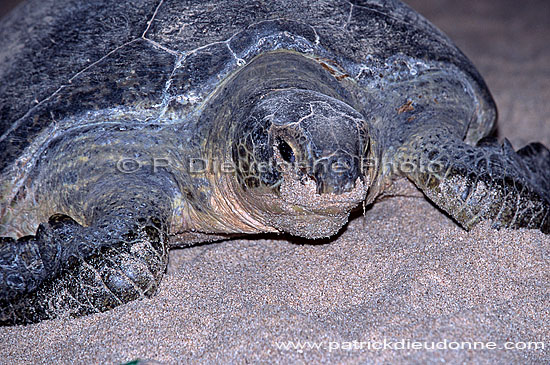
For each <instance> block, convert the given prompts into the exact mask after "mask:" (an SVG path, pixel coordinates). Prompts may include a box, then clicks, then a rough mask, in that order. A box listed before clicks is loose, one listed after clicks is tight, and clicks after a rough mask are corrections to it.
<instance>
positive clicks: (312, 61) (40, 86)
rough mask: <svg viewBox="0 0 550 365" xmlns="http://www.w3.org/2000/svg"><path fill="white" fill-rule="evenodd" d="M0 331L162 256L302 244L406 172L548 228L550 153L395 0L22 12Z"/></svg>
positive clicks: (78, 5)
mask: <svg viewBox="0 0 550 365" xmlns="http://www.w3.org/2000/svg"><path fill="white" fill-rule="evenodd" d="M0 39H1V47H0V65H1V66H2V67H0V112H1V122H0V150H1V151H2V154H1V158H0V169H1V174H2V180H1V181H2V183H1V186H0V236H4V237H3V238H1V241H0V323H1V324H4V325H11V324H25V323H34V322H38V321H41V320H43V319H48V318H55V317H59V316H79V315H85V314H88V313H95V312H101V311H105V310H108V309H110V308H113V307H115V306H117V305H120V304H123V303H126V302H128V301H131V300H134V299H137V298H143V297H147V296H150V295H152V294H153V293H154V292H155V290H156V288H157V287H158V284H159V282H160V280H161V278H162V276H163V274H164V271H165V269H166V265H167V250H168V248H169V247H171V246H182V245H188V244H191V243H195V242H202V241H212V240H217V239H223V238H227V237H231V236H233V235H239V234H245V233H258V232H288V233H291V234H294V235H298V236H302V237H307V238H318V237H327V236H331V235H333V234H335V233H336V232H337V231H338V230H339V229H340V228H341V227H342V226H343V225H344V224H345V223H346V221H347V219H348V215H349V212H350V211H351V210H352V209H353V208H355V207H357V206H358V205H360V204H361V203H371V202H373V201H374V200H375V199H376V198H377V197H378V196H380V195H381V194H383V193H384V191H385V190H386V189H387V188H388V186H390V185H391V183H392V181H395V180H396V179H399V178H403V177H406V178H408V179H409V180H411V181H412V182H413V183H415V184H416V186H417V187H418V188H419V189H420V190H422V191H423V192H424V193H425V195H426V196H427V197H428V198H429V199H430V200H432V201H433V202H434V203H435V204H436V205H438V206H439V207H441V208H442V209H443V210H444V211H446V212H447V213H448V214H449V215H450V216H452V217H453V218H454V219H455V220H456V221H457V222H458V223H459V224H460V225H462V226H463V227H464V228H466V229H469V228H470V227H472V226H474V225H475V224H477V223H479V222H481V221H488V222H490V223H491V224H492V226H494V227H496V228H500V227H511V228H518V227H527V228H537V229H541V230H542V231H543V232H545V233H548V232H549V231H550V213H549V212H550V153H549V151H548V149H546V148H545V147H544V146H542V145H540V144H531V145H529V146H527V147H525V148H523V149H521V150H520V151H518V152H515V151H514V150H513V149H512V147H511V146H510V145H509V144H508V143H507V142H506V141H505V142H504V144H503V145H502V146H501V145H499V144H498V143H497V142H496V141H494V140H492V139H490V138H484V137H486V136H488V135H490V133H491V132H492V130H493V129H494V127H495V121H496V108H495V105H494V102H493V100H492V98H491V96H490V93H489V91H488V90H487V88H486V86H485V84H484V82H483V80H482V78H481V76H480V75H479V74H478V72H477V71H476V70H475V68H474V67H473V66H472V64H471V63H470V62H469V61H468V59H467V58H466V57H465V56H464V55H463V54H462V53H461V52H460V51H459V50H458V49H457V48H456V47H455V46H454V45H453V43H452V42H451V41H450V40H449V39H448V38H447V37H446V36H445V35H443V34H442V33H441V32H440V31H438V30H437V29H435V28H434V27H433V26H432V25H430V24H429V23H428V22H427V21H426V20H425V19H424V18H422V17H421V16H420V15H418V14H417V13H415V12H414V11H413V10H411V9H410V8H408V7H407V6H405V5H404V4H402V3H400V2H398V1H396V0H389V1H380V0H370V1H369V0H366V1H334V0H331V1H304V2H301V1H292V2H289V1H279V2H277V1H269V2H262V1H241V2H239V4H238V5H237V4H236V3H235V2H233V1H215V2H204V1H182V0H163V1H160V0H143V1H138V2H126V1H117V2H113V1H93V2H80V1H72V0H67V1H57V0H56V1H54V0H49V1H47V0H46V1H44V0H41V1H38V0H31V1H29V2H27V3H26V4H24V5H22V6H21V7H19V8H18V9H16V10H15V11H14V12H12V13H11V14H10V15H8V17H7V18H5V19H4V20H2V22H1V23H0Z"/></svg>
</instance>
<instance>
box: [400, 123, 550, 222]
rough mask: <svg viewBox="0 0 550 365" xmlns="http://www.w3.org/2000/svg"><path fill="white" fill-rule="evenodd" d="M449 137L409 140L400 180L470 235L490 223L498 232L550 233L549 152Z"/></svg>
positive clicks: (441, 134)
mask: <svg viewBox="0 0 550 365" xmlns="http://www.w3.org/2000/svg"><path fill="white" fill-rule="evenodd" d="M447 136H448V133H445V132H440V131H438V130H433V131H430V132H428V133H422V135H415V136H411V139H410V140H409V143H406V144H405V145H403V146H402V148H401V149H400V150H399V152H398V156H397V163H398V164H399V166H400V168H399V169H400V170H401V174H402V175H405V176H407V177H408V178H409V179H411V180H412V181H413V182H414V183H415V184H416V185H417V186H418V187H419V188H420V189H421V190H422V191H423V192H424V194H426V196H427V197H428V198H430V200H432V201H433V202H434V203H435V204H436V205H438V206H439V207H441V208H442V209H443V210H445V211H446V212H447V213H449V214H450V215H451V216H452V217H453V218H454V219H455V220H456V221H458V222H459V223H460V224H461V225H462V226H463V227H464V228H466V229H470V228H471V227H473V226H474V225H476V224H477V223H479V222H482V221H488V222H489V223H490V224H491V225H492V226H493V227H495V228H521V227H525V228H533V229H540V230H541V231H542V232H544V233H550V152H549V151H548V149H547V148H546V147H544V146H543V145H542V144H540V143H536V144H531V145H528V146H527V147H525V148H523V149H521V150H519V151H518V152H515V151H514V150H513V148H512V146H511V145H510V143H509V142H508V141H507V140H505V141H504V143H503V145H502V146H501V145H499V144H497V143H496V141H495V140H493V139H485V140H482V141H481V142H480V143H479V144H478V145H477V146H476V147H472V146H469V145H467V144H465V143H464V142H463V141H460V140H458V139H453V138H452V137H447ZM404 166H405V168H402V167H404Z"/></svg>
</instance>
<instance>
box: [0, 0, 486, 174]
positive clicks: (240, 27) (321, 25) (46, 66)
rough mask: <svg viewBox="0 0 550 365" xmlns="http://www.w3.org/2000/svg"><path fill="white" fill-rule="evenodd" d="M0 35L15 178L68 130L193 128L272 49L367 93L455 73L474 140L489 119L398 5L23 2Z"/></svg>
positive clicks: (458, 56) (467, 66)
mask: <svg viewBox="0 0 550 365" xmlns="http://www.w3.org/2000/svg"><path fill="white" fill-rule="evenodd" d="M0 40H1V41H0V115H1V121H0V150H1V151H2V154H1V155H0V170H2V171H3V174H4V176H6V175H8V176H10V179H11V180H12V181H13V180H14V178H13V177H14V176H16V175H17V176H19V177H21V176H24V175H25V174H28V173H29V171H31V169H32V167H33V166H34V165H35V164H36V161H37V159H38V158H39V157H40V155H41V152H42V151H44V150H45V149H46V148H47V147H48V143H49V142H51V140H52V139H53V138H56V137H59V136H61V135H64V134H65V133H67V132H68V131H73V132H74V131H78V129H80V128H88V127H89V126H95V125H102V124H117V123H126V124H128V123H130V124H144V123H145V124H159V125H165V124H174V123H188V130H189V131H190V133H191V134H192V133H193V131H194V129H196V128H198V127H197V124H196V123H193V122H194V121H197V120H198V118H197V115H200V113H201V108H203V107H204V105H205V101H206V100H207V99H208V97H209V96H210V95H211V94H212V93H213V92H214V91H215V90H216V88H217V87H218V86H219V85H220V83H221V82H222V80H224V79H225V78H226V77H227V76H228V75H230V74H231V73H233V72H235V71H236V70H238V69H239V68H242V67H246V65H247V63H248V62H250V61H251V60H252V59H253V58H254V57H256V56H258V55H260V54H262V53H265V52H269V51H273V50H278V49H289V50H293V51H296V52H299V53H301V54H304V55H307V56H308V57H312V58H314V59H315V60H317V61H318V62H319V64H320V65H321V66H322V67H323V68H325V69H327V70H328V71H329V72H331V73H332V74H333V75H334V77H336V78H340V79H344V78H345V79H349V80H352V81H353V82H355V83H357V84H358V85H360V86H362V87H364V88H366V89H372V90H380V89H383V88H384V85H385V84H386V83H391V82H396V81H398V82H406V81H407V80H409V79H411V78H414V77H415V76H416V75H417V74H418V73H421V72H425V71H426V70H430V69H445V70H448V71H449V72H452V73H462V74H463V77H465V78H466V79H467V80H468V81H469V83H470V84H471V87H472V89H473V90H474V93H475V94H476V95H477V97H478V100H479V113H478V118H477V120H475V121H470V126H469V128H470V130H471V131H474V132H472V133H470V134H471V135H472V136H474V137H472V138H473V139H479V138H480V137H481V136H484V135H485V134H487V132H488V131H489V130H491V128H492V127H493V124H494V120H495V115H496V112H495V108H494V103H493V101H492V98H491V96H490V94H489V92H488V90H487V88H486V86H485V84H484V82H483V80H482V78H481V77H480V75H479V74H478V72H477V71H476V70H475V68H474V67H473V66H472V64H471V63H470V61H469V60H468V59H467V58H466V57H465V56H464V55H463V54H462V53H461V52H460V50H458V49H457V48H456V47H455V46H454V44H453V43H452V42H451V41H450V40H449V39H448V38H447V37H446V36H445V35H444V34H442V33H441V32H440V31H439V30H438V29H436V28H435V27H434V26H433V25H431V24H430V23H429V22H428V21H427V20H426V19H424V18H423V17H422V16H420V15H419V14H418V13H416V12H415V11H414V10H412V9H411V8H409V7H408V6H406V5H404V4H403V3H401V2H399V1H397V0H390V1H378V0H367V1H334V0H330V1H329V0H326V1H325V0H321V1H311V0H308V1H269V2H261V1H239V2H235V1H218V0H217V1H183V0H163V1H159V0H143V1H138V2H134V1H108V0H104V1H91V2H82V1H77V0H64V1H58V0H30V1H27V2H26V3H24V4H22V5H21V6H19V7H18V8H16V9H15V11H13V12H12V13H10V14H9V15H8V16H7V17H6V18H4V19H3V20H2V21H1V23H0ZM251 81H252V82H253V81H254V80H251ZM197 132H198V131H197ZM194 138H195V139H200V138H202V135H201V133H196V135H195V137H194ZM193 142H197V141H190V143H193ZM15 179H17V177H15Z"/></svg>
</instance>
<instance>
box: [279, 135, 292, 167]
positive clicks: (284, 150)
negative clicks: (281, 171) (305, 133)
mask: <svg viewBox="0 0 550 365" xmlns="http://www.w3.org/2000/svg"><path fill="white" fill-rule="evenodd" d="M277 148H278V149H279V153H280V154H281V157H282V158H283V160H285V161H286V162H288V163H293V162H294V159H295V158H294V152H293V151H292V147H290V146H289V144H288V143H286V141H284V140H282V139H279V141H278V143H277Z"/></svg>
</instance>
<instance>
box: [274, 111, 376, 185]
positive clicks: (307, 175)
mask: <svg viewBox="0 0 550 365" xmlns="http://www.w3.org/2000/svg"><path fill="white" fill-rule="evenodd" d="M323 124H324V123H323ZM305 127H308V128H304V126H303V125H302V126H296V125H291V126H284V127H283V128H281V129H278V130H277V131H276V132H274V134H275V138H274V140H275V143H274V155H275V157H276V160H277V162H278V164H279V166H281V167H282V168H281V169H283V170H289V169H292V170H293V171H294V173H295V174H296V178H297V179H300V180H301V181H302V182H306V181H312V182H313V183H315V185H316V193H317V194H343V193H346V192H350V191H352V190H353V189H354V188H355V186H356V182H357V180H358V178H361V179H362V175H363V174H362V173H361V171H362V169H361V163H362V158H361V155H362V154H361V151H364V150H365V149H366V148H365V147H364V144H365V143H367V140H368V139H367V138H366V137H364V136H363V135H361V134H360V133H359V132H358V131H359V129H358V126H357V124H356V121H354V120H345V119H344V120H339V121H338V122H335V123H333V125H332V126H331V125H315V124H314V125H308V126H305Z"/></svg>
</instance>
